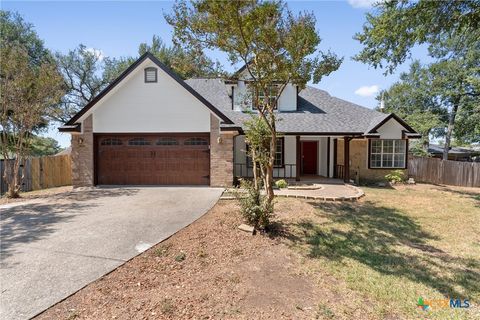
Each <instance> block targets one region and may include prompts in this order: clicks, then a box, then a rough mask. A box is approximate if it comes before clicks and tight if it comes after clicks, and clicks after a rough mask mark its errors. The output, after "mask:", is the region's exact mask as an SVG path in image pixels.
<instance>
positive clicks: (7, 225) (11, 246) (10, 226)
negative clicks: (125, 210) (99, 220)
mask: <svg viewBox="0 0 480 320" xmlns="http://www.w3.org/2000/svg"><path fill="white" fill-rule="evenodd" d="M137 192H138V190H136V189H90V190H81V191H73V192H67V193H62V194H59V195H55V196H52V197H50V200H49V201H45V202H39V203H25V204H19V205H16V206H13V207H10V208H4V209H1V210H2V213H1V214H0V228H1V231H0V254H1V260H0V265H1V267H2V268H5V267H8V266H10V264H11V262H9V261H8V258H9V257H10V256H12V255H14V254H15V252H16V251H17V250H20V251H21V247H18V245H21V244H24V243H32V242H35V241H38V240H41V239H44V238H46V237H48V236H49V235H50V234H52V233H54V232H55V231H57V229H58V228H59V227H58V224H59V223H63V222H68V221H70V220H72V219H74V218H75V217H77V216H79V215H82V214H84V213H86V212H88V210H90V209H92V208H94V207H97V206H98V203H97V202H96V201H95V200H96V199H99V198H104V197H119V196H124V195H132V194H135V193H137ZM56 200H63V201H62V202H60V201H56ZM65 200H67V201H65Z"/></svg>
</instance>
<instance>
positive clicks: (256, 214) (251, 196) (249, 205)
mask: <svg viewBox="0 0 480 320" xmlns="http://www.w3.org/2000/svg"><path fill="white" fill-rule="evenodd" d="M241 187H242V188H243V189H244V190H245V192H237V193H236V194H235V196H236V197H237V199H238V201H239V203H240V210H241V212H242V215H243V218H244V219H245V220H246V222H247V223H248V224H249V225H251V226H253V227H254V228H255V229H266V228H267V227H268V226H269V224H270V219H271V218H272V216H273V203H269V202H268V201H267V199H266V197H265V196H264V195H262V194H261V193H260V190H256V189H255V186H254V184H253V182H252V181H248V180H242V182H241Z"/></svg>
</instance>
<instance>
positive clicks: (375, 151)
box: [370, 139, 406, 169]
mask: <svg viewBox="0 0 480 320" xmlns="http://www.w3.org/2000/svg"><path fill="white" fill-rule="evenodd" d="M405 159H406V140H386V139H372V140H370V168H388V169H391V168H405Z"/></svg>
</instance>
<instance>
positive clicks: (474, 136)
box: [355, 0, 480, 159]
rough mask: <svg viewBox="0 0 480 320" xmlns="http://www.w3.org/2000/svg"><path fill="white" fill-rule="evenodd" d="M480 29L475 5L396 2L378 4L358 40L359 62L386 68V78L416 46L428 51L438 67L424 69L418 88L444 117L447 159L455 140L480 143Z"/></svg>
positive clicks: (479, 5) (467, 2)
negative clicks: (359, 45)
mask: <svg viewBox="0 0 480 320" xmlns="http://www.w3.org/2000/svg"><path fill="white" fill-rule="evenodd" d="M479 24H480V2H478V1H475V0H464V1H426V0H420V1H407V0H392V1H384V2H378V3H377V5H376V10H375V12H374V13H373V14H367V22H366V23H365V25H364V26H363V31H362V32H361V33H357V34H356V35H355V39H357V40H358V41H360V43H361V44H362V45H363V49H362V50H361V51H360V53H359V54H357V55H356V56H355V59H356V60H358V61H362V62H364V63H367V64H370V65H372V66H374V67H375V68H377V67H380V68H383V67H385V68H386V72H387V73H389V72H390V73H391V72H393V71H394V70H395V69H396V67H397V66H398V65H400V64H402V63H403V62H405V61H406V59H407V58H409V57H410V52H411V49H412V48H413V47H414V46H415V45H419V44H425V45H427V47H428V51H429V55H430V56H431V57H432V58H433V60H434V62H433V63H431V64H429V65H428V66H425V67H422V69H423V71H422V72H423V73H424V74H427V77H426V78H422V79H419V80H421V81H420V82H419V83H421V84H422V86H423V88H424V89H425V94H424V96H425V97H427V100H428V101H430V102H432V101H433V102H434V103H435V104H437V105H438V107H439V108H440V110H441V113H442V114H443V115H446V116H444V117H442V118H441V119H440V121H441V122H442V123H446V125H445V126H444V127H443V128H444V130H443V132H440V135H441V136H444V138H445V145H444V155H443V157H444V159H447V156H448V150H449V148H450V144H451V138H452V137H455V138H456V139H457V140H459V141H462V142H477V141H479V139H480V136H479V134H478V133H479V131H480V130H479V127H478V123H479V121H478V120H480V119H479V117H480V116H479V107H478V105H479V100H478V99H479V95H480V90H479V88H480V87H479V83H480V80H479V79H480V69H479V63H480V41H479V39H480V25H479ZM411 71H412V70H411ZM395 86H396V87H395V88H393V91H395V90H397V91H398V90H399V88H400V86H399V85H398V84H397V85H395ZM405 86H406V88H408V90H407V91H409V92H410V93H412V94H413V93H418V92H419V90H417V89H416V88H415V87H414V86H409V85H408V83H404V87H405ZM428 98H429V99H428ZM413 99H414V98H412V100H413ZM416 105H417V106H418V108H417V111H420V112H422V111H423V110H422V108H423V107H421V106H419V105H418V104H416ZM417 115H418V117H417V119H416V120H419V121H422V120H421V117H423V121H425V122H424V123H422V124H421V125H422V126H423V127H424V128H428V127H431V125H432V124H433V123H432V119H431V118H429V117H428V113H427V114H426V115H422V114H418V113H417ZM417 126H420V123H419V124H417ZM427 131H428V130H427Z"/></svg>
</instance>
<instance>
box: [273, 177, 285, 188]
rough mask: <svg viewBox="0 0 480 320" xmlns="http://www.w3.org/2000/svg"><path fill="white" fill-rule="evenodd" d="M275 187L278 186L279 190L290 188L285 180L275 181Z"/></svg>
mask: <svg viewBox="0 0 480 320" xmlns="http://www.w3.org/2000/svg"><path fill="white" fill-rule="evenodd" d="M275 185H276V186H277V188H280V189H281V188H286V187H287V186H288V183H287V181H285V180H284V179H281V180H277V181H275Z"/></svg>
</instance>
